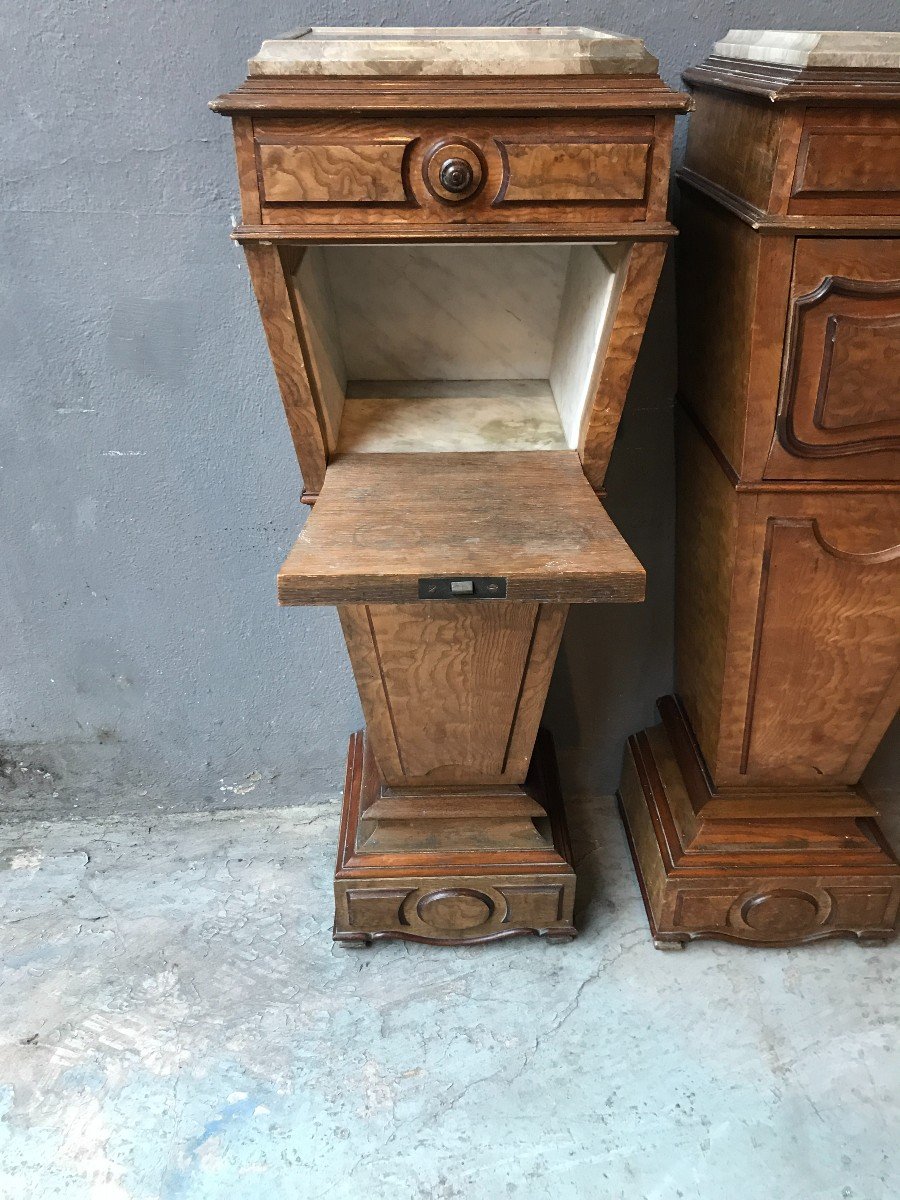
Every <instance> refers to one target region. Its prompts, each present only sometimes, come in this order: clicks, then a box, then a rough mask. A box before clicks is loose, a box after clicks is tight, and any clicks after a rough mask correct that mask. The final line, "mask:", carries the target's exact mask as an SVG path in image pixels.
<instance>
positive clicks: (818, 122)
mask: <svg viewBox="0 0 900 1200" xmlns="http://www.w3.org/2000/svg"><path fill="white" fill-rule="evenodd" d="M788 211H789V212H790V213H796V214H802V213H805V214H815V213H822V214H827V213H830V214H832V215H835V216H837V215H839V214H841V215H854V214H859V215H870V216H876V215H891V214H900V112H898V111H893V112H883V111H882V112H867V111H866V110H865V109H863V110H860V111H857V112H849V113H848V112H844V113H835V112H831V111H829V110H828V109H810V110H809V112H808V113H807V115H806V119H805V121H804V124H803V132H802V135H801V138H800V146H799V150H798V154H797V164H796V168H795V171H794V181H793V185H792V187H791V197H790V203H789V208H788Z"/></svg>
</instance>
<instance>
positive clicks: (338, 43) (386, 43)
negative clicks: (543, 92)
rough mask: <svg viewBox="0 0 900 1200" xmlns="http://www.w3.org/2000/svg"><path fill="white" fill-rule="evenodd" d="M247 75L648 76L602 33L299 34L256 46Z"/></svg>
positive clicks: (636, 45)
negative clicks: (257, 47) (254, 55)
mask: <svg viewBox="0 0 900 1200" xmlns="http://www.w3.org/2000/svg"><path fill="white" fill-rule="evenodd" d="M247 65H248V69H249V73H250V74H251V75H655V74H656V72H657V69H658V67H659V63H658V61H657V60H656V59H655V58H654V57H653V55H652V54H650V53H649V52H648V51H647V49H646V47H645V46H644V43H643V42H642V41H641V39H640V38H633V37H625V36H623V35H622V34H618V33H610V32H608V31H607V30H603V29H584V28H580V27H573V28H566V27H562V26H547V27H544V26H529V27H520V28H504V27H493V28H492V27H485V28H483V29H479V28H458V29H454V28H425V27H421V28H408V29H365V28H360V29H352V28H347V29H340V28H327V27H317V28H309V27H306V28H302V29H297V30H294V31H293V32H291V33H286V34H283V35H282V36H281V37H277V38H272V39H269V40H267V41H264V42H263V44H262V46H261V47H260V49H259V53H258V54H257V55H256V57H255V58H251V59H250V61H249V63H248V64H247Z"/></svg>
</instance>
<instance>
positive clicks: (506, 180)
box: [253, 114, 667, 233]
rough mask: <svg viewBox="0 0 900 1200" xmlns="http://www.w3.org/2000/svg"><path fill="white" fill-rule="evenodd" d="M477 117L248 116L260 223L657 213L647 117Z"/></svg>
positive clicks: (575, 219)
mask: <svg viewBox="0 0 900 1200" xmlns="http://www.w3.org/2000/svg"><path fill="white" fill-rule="evenodd" d="M483 120H484V121H485V123H484V124H482V123H478V124H474V123H473V122H472V119H471V118H470V117H466V118H465V119H462V120H461V119H459V118H457V119H453V118H440V117H437V116H434V117H430V118H429V117H425V118H422V117H419V116H415V117H407V116H402V117H401V116H398V117H378V118H360V119H355V118H351V119H343V118H341V119H337V118H331V117H303V118H298V117H259V118H256V119H255V120H254V125H253V132H254V144H255V151H256V167H257V170H256V175H257V179H258V185H259V202H260V216H261V220H262V223H263V224H266V225H273V226H280V227H285V226H292V225H297V226H300V227H302V228H304V229H307V228H309V227H311V226H315V227H322V226H325V227H327V226H333V227H339V226H343V225H346V224H347V223H348V222H349V223H352V224H353V225H357V226H358V225H375V226H378V227H379V229H381V230H384V231H385V232H388V233H391V232H398V231H400V232H402V231H403V230H409V229H413V230H418V229H422V230H425V229H428V228H432V227H437V228H439V227H441V226H444V227H446V226H448V225H453V226H458V225H459V224H460V223H465V224H487V225H497V226H503V225H505V224H511V223H517V224H518V223H521V222H523V221H526V222H527V221H549V222H552V223H553V224H561V225H565V224H566V223H584V222H593V221H607V222H617V223H621V222H631V221H644V220H647V219H648V208H649V209H652V210H653V211H652V214H651V215H652V216H654V217H656V218H658V219H660V220H663V219H664V217H665V201H666V183H667V180H666V178H665V172H663V171H661V170H660V171H657V173H656V175H654V171H653V164H654V154H653V146H654V134H655V125H656V120H655V117H653V116H652V115H651V116H649V117H638V116H636V117H615V118H600V119H597V118H596V117H593V116H582V115H579V114H573V115H571V116H564V117H557V118H553V119H550V118H534V117H517V116H507V117H503V118H500V119H498V120H497V122H496V123H495V124H494V123H491V124H488V123H486V122H487V120H488V119H487V118H483ZM666 157H667V156H666V155H664V154H663V155H660V156H659V158H660V160H665V159H666ZM662 165H665V162H664V161H662Z"/></svg>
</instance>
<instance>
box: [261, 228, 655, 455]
mask: <svg viewBox="0 0 900 1200" xmlns="http://www.w3.org/2000/svg"><path fill="white" fill-rule="evenodd" d="M632 244H633V243H631V242H629V241H618V242H602V243H596V244H594V243H591V244H574V245H572V244H565V243H550V244H548V243H543V244H528V243H516V244H511V245H510V244H507V245H503V244H455V245H423V244H412V245H354V246H310V247H305V248H294V249H292V250H291V251H289V252H288V253H286V254H283V257H282V263H283V266H284V268H285V276H286V279H287V281H288V286H289V289H290V292H291V298H292V305H293V307H294V311H295V319H296V321H297V324H298V328H299V329H300V330H301V331H302V335H303V340H304V342H305V346H306V350H307V370H308V373H309V378H310V383H311V385H312V388H313V392H314V400H315V402H316V406H317V411H318V414H319V420H320V423H321V427H322V430H323V435H324V440H325V442H326V445H327V449H328V453H329V456H334V455H338V454H348V453H416V452H426V453H427V452H438V451H451V452H452V451H467V452H471V451H481V452H487V451H522V450H565V449H570V450H579V449H580V448H581V446H582V445H583V441H584V431H585V425H586V422H587V421H588V419H589V417H590V410H591V407H592V405H593V402H594V397H595V395H596V392H597V387H598V380H599V378H600V373H601V371H602V368H603V364H604V360H605V356H606V352H607V348H608V345H609V341H610V337H611V334H612V331H613V327H614V324H615V320H616V314H617V311H618V308H619V302H620V298H621V295H622V290H623V286H624V281H625V277H626V275H627V266H628V260H629V252H630V250H631V247H632Z"/></svg>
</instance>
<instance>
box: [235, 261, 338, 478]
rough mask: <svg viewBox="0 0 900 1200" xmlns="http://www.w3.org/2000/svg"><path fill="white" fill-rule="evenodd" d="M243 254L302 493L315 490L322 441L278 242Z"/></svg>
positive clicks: (322, 456) (322, 460)
mask: <svg viewBox="0 0 900 1200" xmlns="http://www.w3.org/2000/svg"><path fill="white" fill-rule="evenodd" d="M244 253H245V254H246V256H247V265H248V267H249V269H250V278H251V280H252V281H253V290H254V292H255V293H256V299H257V302H258V304H259V312H260V316H261V317H262V322H263V328H264V329H265V333H266V341H267V342H268V344H269V354H270V355H271V358H272V365H273V366H274V368H275V376H276V378H277V380H278V387H279V389H280V391H281V399H282V403H283V404H284V412H285V416H286V417H287V421H288V426H289V427H290V431H291V437H292V439H293V442H294V450H295V451H296V454H297V461H298V462H299V463H300V470H301V471H302V472H303V482H304V485H305V487H306V489H307V491H310V492H318V491H319V489H320V488H321V487H322V484H323V483H324V481H325V464H326V461H327V452H326V440H325V434H324V431H323V428H322V424H321V421H320V419H319V416H318V413H317V411H316V405H315V401H314V400H313V392H312V388H311V386H310V378H309V374H308V372H307V367H306V362H305V359H304V354H303V348H302V345H301V341H300V333H299V331H298V328H297V320H296V315H295V312H294V307H293V304H292V301H291V290H290V288H289V286H288V282H287V279H286V278H285V266H284V265H283V263H282V260H281V255H280V254H279V251H278V247H277V246H273V245H264V244H262V243H255V244H253V243H247V244H245V246H244ZM291 265H293V264H289V269H290V266H291Z"/></svg>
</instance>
